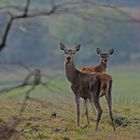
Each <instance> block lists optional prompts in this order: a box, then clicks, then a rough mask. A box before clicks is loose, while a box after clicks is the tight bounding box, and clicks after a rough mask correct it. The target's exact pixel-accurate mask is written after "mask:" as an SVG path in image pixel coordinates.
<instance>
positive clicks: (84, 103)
mask: <svg viewBox="0 0 140 140" xmlns="http://www.w3.org/2000/svg"><path fill="white" fill-rule="evenodd" d="M85 115H86V102H85V100H83V112H82V117H84V116H85Z"/></svg>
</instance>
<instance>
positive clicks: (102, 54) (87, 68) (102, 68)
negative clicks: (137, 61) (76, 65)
mask: <svg viewBox="0 0 140 140" xmlns="http://www.w3.org/2000/svg"><path fill="white" fill-rule="evenodd" d="M96 51H97V54H99V55H100V57H101V60H100V63H99V64H97V65H96V66H95V67H93V66H85V67H83V68H81V71H82V72H86V73H91V72H105V71H106V68H107V62H108V58H109V56H110V55H113V53H114V49H110V50H109V52H102V51H101V50H100V49H99V48H97V49H96Z"/></svg>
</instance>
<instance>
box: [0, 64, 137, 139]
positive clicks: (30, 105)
mask: <svg viewBox="0 0 140 140" xmlns="http://www.w3.org/2000/svg"><path fill="white" fill-rule="evenodd" d="M17 73H18V71H17ZM109 73H111V75H112V76H113V89H112V94H113V115H114V117H115V118H116V119H117V120H120V122H121V123H122V124H121V125H120V126H118V127H117V132H114V131H113V129H112V126H111V122H110V119H109V114H108V108H107V104H106V101H105V100H104V98H102V99H101V104H102V108H103V115H102V119H101V123H100V127H99V131H97V132H96V131H95V130H94V129H95V122H94V121H93V117H94V116H93V113H92V110H91V107H90V108H89V109H90V110H89V112H90V116H89V117H90V126H87V125H86V118H85V117H81V127H79V128H77V127H76V125H75V124H76V107H75V100H74V95H73V93H72V91H71V89H70V83H69V82H68V81H67V79H66V77H65V75H64V74H63V75H62V76H58V77H55V76H53V77H52V78H49V79H48V82H47V87H43V86H41V85H40V86H38V87H37V88H36V89H35V90H34V91H33V92H32V93H31V95H30V96H32V97H34V98H36V99H39V101H40V100H41V103H40V102H35V101H32V100H30V101H27V106H26V108H25V111H24V112H23V114H22V115H19V110H20V108H21V105H22V102H23V97H24V96H25V93H26V91H27V90H29V88H30V86H28V87H25V88H21V89H17V90H13V91H12V92H9V93H4V94H1V95H0V127H3V125H4V124H5V123H4V122H6V123H7V122H8V124H9V125H10V124H12V123H13V122H14V118H15V116H16V117H18V118H20V119H21V122H20V124H19V125H18V126H17V127H16V130H17V131H19V132H21V134H22V135H23V136H20V138H19V140H22V139H24V137H25V138H27V139H29V140H46V139H47V140H93V138H94V139H95V140H104V139H114V140H132V139H134V140H138V139H140V118H139V114H140V100H139V99H140V94H139V92H140V89H139V79H140V75H139V71H138V70H135V71H134V70H132V68H131V67H129V69H128V68H127V70H126V69H125V67H117V68H111V69H110V72H109ZM25 75H26V74H25V73H23V71H22V72H21V73H20V72H19V73H18V74H17V75H14V74H7V73H6V72H5V73H0V76H1V79H0V81H1V82H0V83H1V84H0V86H1V88H3V87H7V85H10V83H12V81H15V83H17V82H16V81H21V79H22V77H25ZM5 76H6V77H5ZM8 77H10V79H8ZM54 77H55V78H54ZM43 80H44V81H45V79H43ZM6 83H7V84H6ZM81 107H82V105H81ZM81 111H82V110H81ZM52 112H56V113H57V117H56V118H53V117H51V113H52ZM123 118H124V119H123ZM56 130H57V131H56ZM18 135H19V134H18Z"/></svg>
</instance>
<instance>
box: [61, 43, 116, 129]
mask: <svg viewBox="0 0 140 140" xmlns="http://www.w3.org/2000/svg"><path fill="white" fill-rule="evenodd" d="M60 49H61V50H62V51H64V56H65V62H64V66H65V73H66V76H67V79H68V80H69V82H70V83H71V89H72V91H73V93H74V95H75V101H76V106H77V126H80V97H82V98H83V99H84V100H85V102H87V99H92V101H93V103H94V105H95V108H96V109H97V112H98V116H97V121H96V128H95V129H96V130H97V129H98V125H99V122H100V118H101V115H102V108H101V105H100V102H99V97H100V90H101V83H102V82H104V81H105V83H106V87H104V88H103V89H102V90H103V91H104V92H107V93H108V94H106V99H107V102H108V107H109V112H110V118H111V121H112V125H113V128H114V130H115V125H114V122H113V117H112V101H111V85H112V78H111V76H110V75H108V74H106V73H103V74H102V73H91V74H88V73H84V72H81V71H80V70H78V69H77V68H76V67H75V64H74V60H73V56H74V55H75V54H76V52H78V51H79V50H80V45H77V46H76V47H75V48H74V49H66V47H65V45H64V44H63V43H60ZM85 109H86V117H87V123H88V124H89V117H88V107H87V106H86V108H85Z"/></svg>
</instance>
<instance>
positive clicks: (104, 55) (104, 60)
mask: <svg viewBox="0 0 140 140" xmlns="http://www.w3.org/2000/svg"><path fill="white" fill-rule="evenodd" d="M96 52H97V54H98V55H99V56H100V58H101V60H100V62H99V64H97V65H96V66H84V67H83V68H81V69H80V70H81V71H82V72H85V73H92V72H105V71H106V69H107V64H108V59H109V56H111V55H113V53H114V49H110V50H109V51H108V52H103V51H101V49H100V48H97V49H96ZM102 86H103V85H102ZM102 96H103V94H102V95H101V97H102ZM89 101H90V103H91V106H92V109H93V112H95V111H94V105H93V103H92V101H91V100H89ZM83 106H84V109H83V113H82V116H84V115H85V106H86V103H85V101H83ZM95 115H96V113H95Z"/></svg>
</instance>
